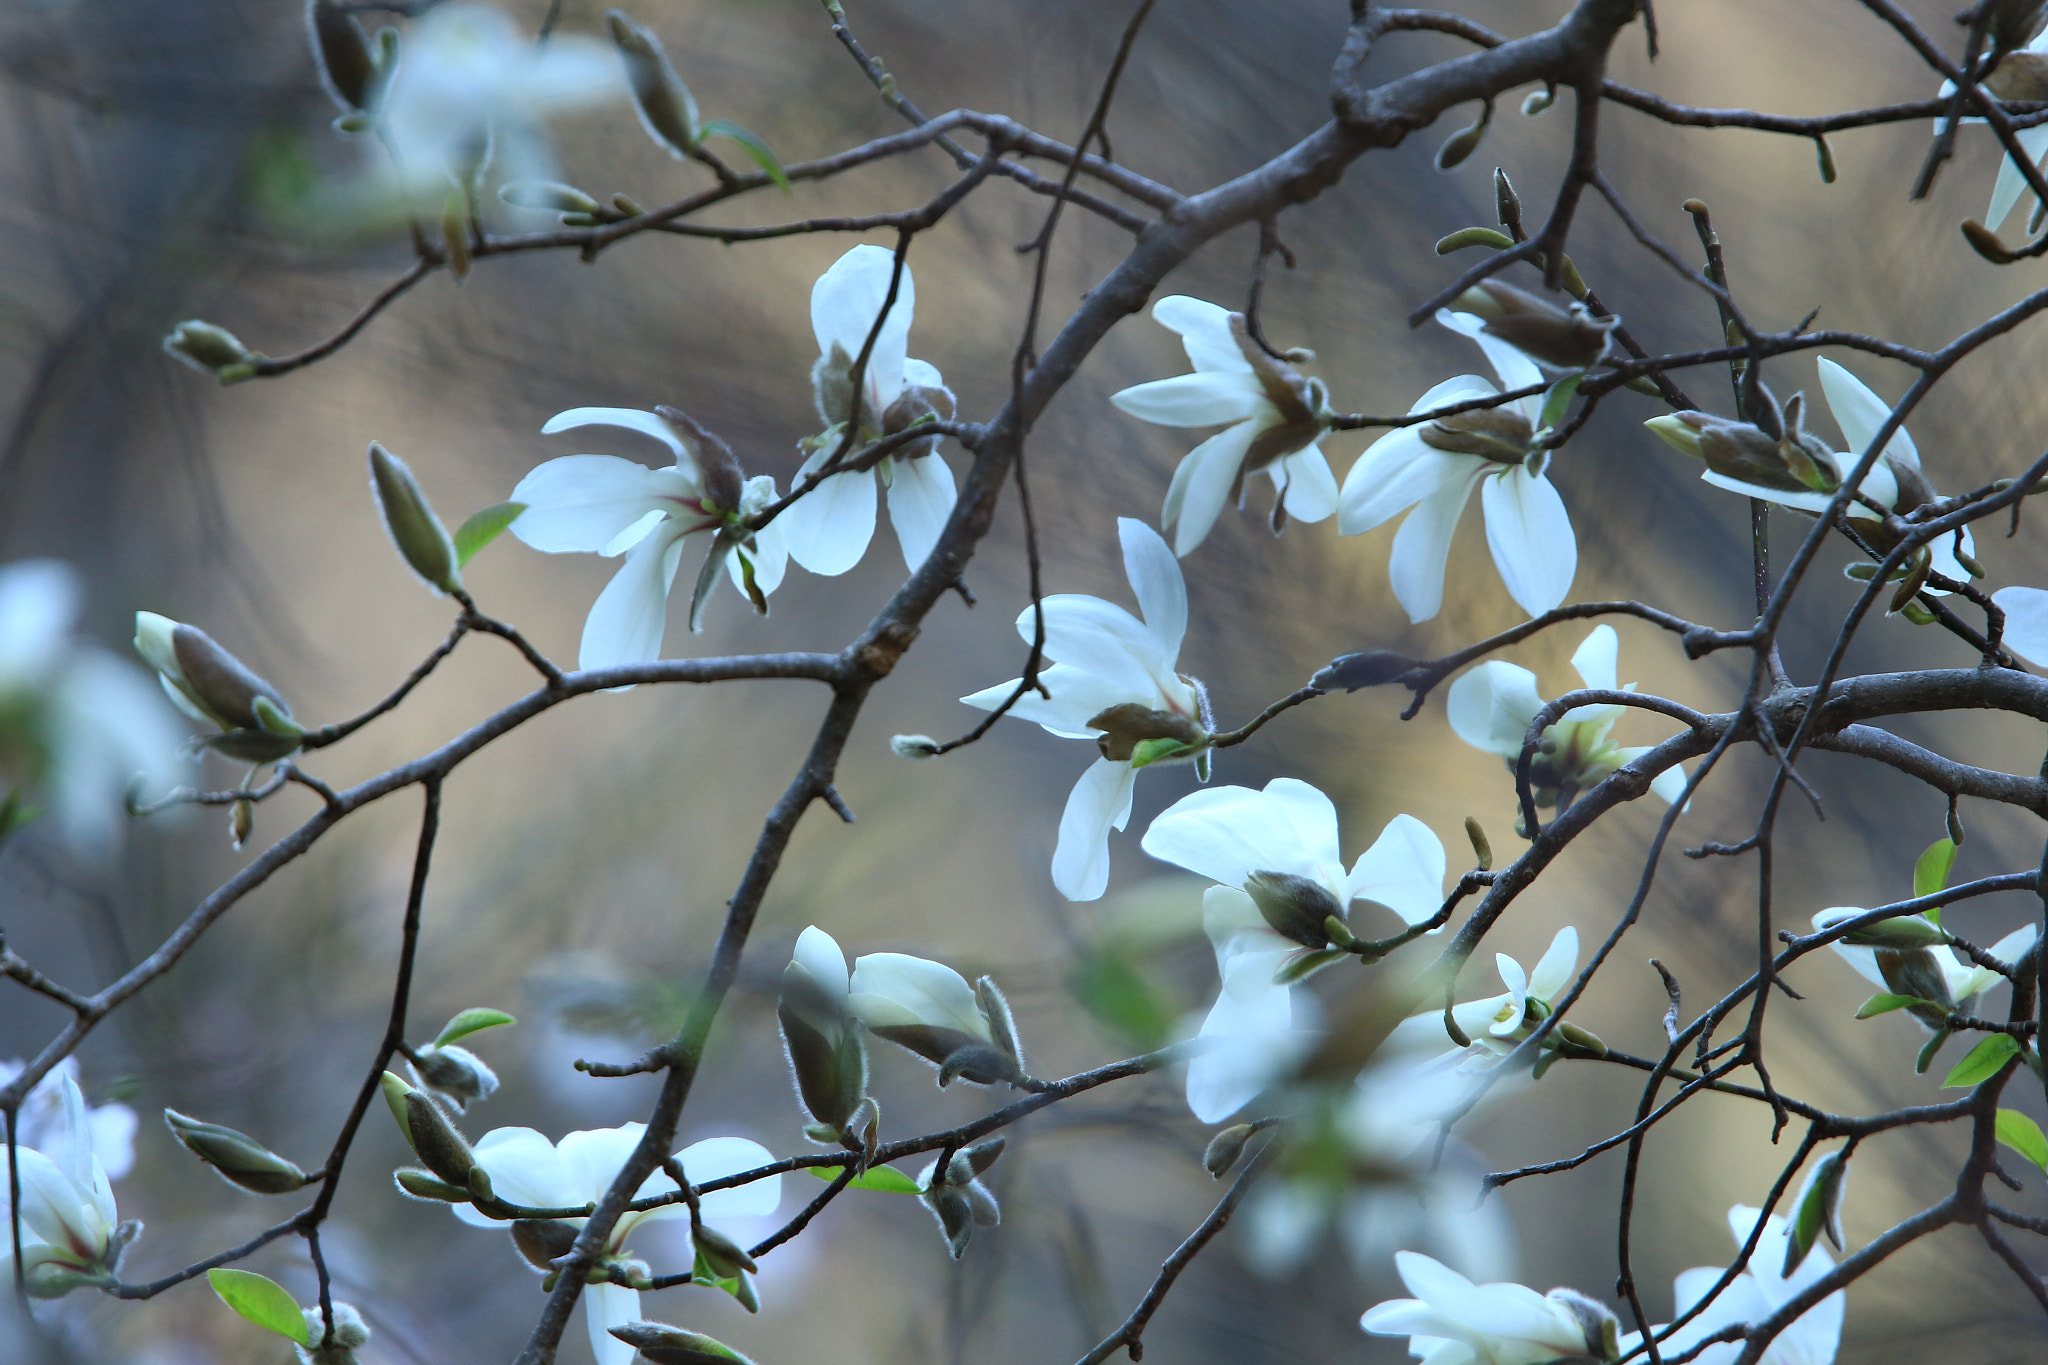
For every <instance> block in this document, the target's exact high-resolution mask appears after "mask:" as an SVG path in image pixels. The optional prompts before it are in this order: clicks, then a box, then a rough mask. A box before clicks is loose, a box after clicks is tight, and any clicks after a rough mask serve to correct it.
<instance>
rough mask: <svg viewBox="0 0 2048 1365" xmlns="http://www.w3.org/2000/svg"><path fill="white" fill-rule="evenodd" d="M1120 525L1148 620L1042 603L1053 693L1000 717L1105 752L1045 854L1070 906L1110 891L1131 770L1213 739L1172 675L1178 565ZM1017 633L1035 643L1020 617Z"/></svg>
mask: <svg viewBox="0 0 2048 1365" xmlns="http://www.w3.org/2000/svg"><path fill="white" fill-rule="evenodd" d="M1116 526H1117V535H1118V537H1119V538H1120V539H1121V540H1122V542H1123V551H1124V572H1125V574H1126V575H1128V576H1129V578H1130V582H1131V592H1132V593H1133V594H1134V595H1135V596H1136V597H1137V599H1138V609H1139V610H1140V611H1141V612H1143V613H1144V619H1143V620H1140V619H1139V618H1138V617H1136V616H1133V615H1131V613H1129V612H1128V611H1125V610H1124V609H1123V608H1122V607H1119V606H1117V605H1116V604H1114V603H1112V602H1105V601H1103V600H1102V599H1101V598H1099V597H1084V596H1081V595H1079V594H1076V593H1061V594H1058V595H1056V596H1053V597H1048V598H1046V599H1045V600H1044V602H1043V603H1041V606H1042V608H1043V610H1044V613H1045V655H1046V657H1047V658H1049V659H1053V660H1056V661H1057V662H1055V663H1054V664H1053V665H1052V666H1051V667H1049V668H1045V669H1042V670H1040V672H1039V675H1038V680H1039V682H1040V683H1042V684H1043V685H1044V687H1045V689H1046V691H1047V692H1049V693H1050V694H1051V695H1050V696H1049V697H1047V696H1041V695H1039V694H1038V693H1037V692H1035V691H1031V690H1029V689H1026V690H1025V692H1024V694H1023V695H1022V696H1021V697H1019V698H1018V699H1017V703H1016V705H1014V706H1012V707H1011V708H1010V710H1009V713H1008V714H1010V715H1012V716H1016V717H1017V718H1019V719H1020V720H1032V721H1037V722H1038V723H1039V724H1040V725H1041V726H1043V727H1044V728H1045V729H1046V730H1047V731H1048V732H1050V733H1052V734H1055V735H1059V736H1061V737H1063V738H1066V739H1093V740H1094V741H1095V743H1096V746H1097V748H1098V749H1100V750H1101V753H1102V756H1101V757H1100V758H1098V759H1096V761H1095V762H1094V764H1093V765H1091V766H1090V767H1089V769H1088V771H1086V772H1085V773H1083V774H1081V780H1080V781H1079V782H1076V783H1075V784H1074V790H1073V792H1072V794H1070V795H1069V796H1068V797H1067V805H1066V809H1065V810H1064V811H1063V812H1062V813H1061V815H1060V834H1059V844H1058V846H1057V847H1056V848H1055V849H1054V850H1053V855H1052V882H1053V885H1054V886H1055V887H1057V888H1059V892H1060V894H1061V895H1063V896H1065V897H1066V898H1067V899H1068V900H1072V901H1092V900H1094V899H1096V898H1097V897H1099V896H1100V895H1101V894H1102V893H1103V890H1104V889H1105V888H1106V887H1107V886H1108V885H1109V832H1110V831H1111V830H1112V829H1122V828H1123V827H1124V825H1125V824H1126V823H1127V822H1128V821H1129V820H1130V818H1131V793H1132V791H1133V789H1134V787H1135V785H1136V783H1137V780H1138V769H1140V768H1142V767H1145V766H1147V765H1148V764H1151V763H1156V762H1160V761H1162V760H1166V759H1174V758H1195V759H1196V760H1197V762H1198V763H1201V762H1202V760H1203V759H1204V758H1205V757H1206V754H1205V752H1204V749H1203V746H1204V745H1206V743H1207V742H1208V736H1209V723H1210V722H1209V705H1208V698H1207V696H1206V695H1205V694H1204V693H1203V691H1202V687H1201V684H1200V683H1198V682H1196V681H1195V680H1194V679H1192V678H1189V677H1187V676H1185V675H1183V674H1181V673H1178V672H1175V671H1174V669H1175V663H1176V661H1177V660H1178V659H1179V657H1180V642H1181V637H1182V636H1183V635H1184V634H1185V633H1186V632H1187V624H1188V592H1187V585H1186V584H1185V583H1183V582H1182V581H1181V576H1180V565H1179V564H1178V563H1176V562H1175V560H1174V557H1173V552H1172V551H1170V550H1168V549H1167V548H1166V542H1165V541H1164V540H1161V539H1160V538H1159V534H1158V533H1157V532H1156V531H1154V530H1152V528H1151V527H1149V526H1146V525H1145V524H1144V523H1142V522H1138V521H1133V520H1132V519H1131V518H1129V517H1120V518H1118V519H1117V524H1116ZM1017 633H1018V634H1019V635H1022V636H1023V637H1024V638H1025V639H1026V640H1030V639H1032V638H1034V620H1033V613H1032V612H1031V611H1030V610H1029V609H1028V608H1027V609H1026V610H1025V611H1024V612H1023V614H1022V615H1020V616H1018V618H1017ZM1016 690H1017V682H1016V680H1014V679H1013V680H1012V681H1010V682H1006V683H1001V684H999V685H997V686H995V687H988V688H984V689H982V690H981V691H979V692H976V693H974V694H973V695H972V696H967V697H962V698H961V699H960V700H961V701H963V702H965V703H967V704H968V705H969V706H978V707H980V708H982V709H983V710H985V711H993V710H994V709H995V708H996V707H998V706H1000V705H1002V704H1003V703H1004V702H1005V701H1006V700H1008V699H1009V697H1010V695H1011V694H1012V693H1014V692H1015V691H1016ZM1200 772H1201V775H1202V776H1204V777H1206V776H1207V775H1208V774H1207V770H1206V767H1203V768H1201V769H1200Z"/></svg>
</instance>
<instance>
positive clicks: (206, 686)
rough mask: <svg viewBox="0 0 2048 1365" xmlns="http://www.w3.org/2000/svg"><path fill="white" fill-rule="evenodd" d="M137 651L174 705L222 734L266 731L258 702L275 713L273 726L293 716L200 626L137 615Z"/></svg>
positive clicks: (144, 613)
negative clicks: (218, 729) (156, 674)
mask: <svg viewBox="0 0 2048 1365" xmlns="http://www.w3.org/2000/svg"><path fill="white" fill-rule="evenodd" d="M135 650H136V652H137V653H138V654H140V655H142V657H143V658H144V659H146V660H148V661H149V663H150V665H151V666H152V667H153V668H155V669H156V671H157V673H158V675H159V676H160V677H161V678H162V679H163V681H164V684H165V688H166V690H167V691H169V692H170V693H171V700H173V701H175V702H178V703H179V706H180V709H182V710H183V711H184V712H185V713H186V714H187V715H189V716H191V717H193V718H194V719H195V720H210V721H212V722H213V723H214V724H216V725H218V726H220V727H221V728H222V729H223V730H261V729H263V728H264V727H263V722H262V721H261V720H260V719H259V718H258V716H257V712H256V709H255V702H256V699H257V698H258V697H262V698H264V699H266V700H267V701H268V702H269V703H270V706H271V707H273V708H275V713H274V714H273V716H272V720H273V723H274V722H275V719H276V716H279V715H281V716H284V717H287V718H288V717H289V716H290V715H291V708H289V707H288V706H286V705H285V703H284V699H283V698H282V697H280V696H279V695H278V692H277V689H276V688H274V687H272V686H271V685H270V684H269V683H267V682H265V681H263V679H261V678H259V677H257V676H256V675H255V674H254V673H252V672H250V671H249V669H248V667H247V666H246V665H245V664H243V663H242V661H241V660H240V659H237V658H236V657H235V656H234V655H232V654H230V653H228V652H227V651H226V650H225V649H222V648H221V647H220V646H219V645H217V644H215V643H214V642H213V639H212V638H211V637H210V636H208V635H207V633H206V632H205V631H203V630H200V629H199V628H197V627H196V626H188V625H185V624H184V623H182V622H179V621H173V620H171V619H170V618H169V617H167V616H159V615H157V614H156V613H155V612H150V611H138V612H136V613H135Z"/></svg>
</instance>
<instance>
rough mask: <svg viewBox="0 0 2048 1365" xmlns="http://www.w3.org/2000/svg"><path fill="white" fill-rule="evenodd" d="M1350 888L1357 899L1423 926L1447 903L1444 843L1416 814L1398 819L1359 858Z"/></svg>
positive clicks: (1352, 872)
mask: <svg viewBox="0 0 2048 1365" xmlns="http://www.w3.org/2000/svg"><path fill="white" fill-rule="evenodd" d="M1349 889H1350V892H1351V898H1352V899H1354V900H1369V901H1375V902H1377V903H1378V904H1380V905H1384V906H1386V907H1387V909H1389V910H1391V911H1393V912H1394V913H1395V914H1397V915H1399V916H1400V917H1401V920H1402V922H1403V923H1405V924H1420V923H1421V922H1422V921H1424V920H1426V919H1428V918H1429V917H1430V916H1432V915H1434V914H1435V913H1436V912H1437V910H1438V909H1439V908H1440V907H1441V905H1442V903H1443V891H1444V846H1443V841H1442V840H1440V839H1438V838H1437V837H1436V834H1435V832H1434V831H1432V830H1431V829H1430V827H1429V826H1428V825H1425V824H1423V823H1422V821H1420V820H1418V819H1416V818H1415V817H1414V816H1412V815H1397V816H1395V817H1394V818H1393V819H1391V820H1389V821H1388V822H1387V827H1386V828H1385V829H1383V830H1381V831H1380V837H1379V838H1377V839H1375V840H1374V841H1373V845H1372V847H1371V848H1369V849H1367V850H1366V851H1365V852H1363V853H1361V854H1359V855H1358V861H1357V863H1355V864H1353V866H1352V868H1351V877H1350V879H1349Z"/></svg>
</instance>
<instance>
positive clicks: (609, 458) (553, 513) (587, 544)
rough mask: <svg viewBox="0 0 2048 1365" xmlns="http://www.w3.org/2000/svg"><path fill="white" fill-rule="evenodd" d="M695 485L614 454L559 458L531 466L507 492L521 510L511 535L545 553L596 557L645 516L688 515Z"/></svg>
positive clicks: (672, 473)
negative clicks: (524, 505) (520, 504)
mask: <svg viewBox="0 0 2048 1365" xmlns="http://www.w3.org/2000/svg"><path fill="white" fill-rule="evenodd" d="M696 497H697V486H696V483H695V482H694V481H693V480H692V479H690V478H689V477H687V476H686V475H685V474H684V473H683V472H682V471H680V470H676V469H649V468H648V467H647V466H646V465H644V464H639V463H637V462H635V461H633V460H622V459H620V458H619V457H618V456H616V455H564V456H562V457H561V458H560V459H555V460H549V461H547V462H546V463H545V464H542V465H539V466H537V467H536V468H535V469H534V470H533V472H532V473H530V474H528V475H527V476H526V477H525V478H523V479H521V480H520V481H519V483H518V486H517V487H515V488H514V489H513V490H512V501H514V502H523V503H525V504H526V510H525V511H524V512H521V513H520V514H519V515H518V516H517V517H515V518H514V519H513V521H512V534H513V535H515V536H518V537H519V538H520V539H521V540H523V541H525V542H526V543H527V544H528V545H531V546H532V547H533V548H534V549H536V550H540V551H543V552H545V553H547V554H564V553H581V554H600V553H605V552H607V550H609V552H610V553H613V554H616V553H618V550H617V549H615V548H612V546H613V542H614V541H615V540H616V539H617V538H618V537H619V535H620V534H621V533H622V532H624V531H625V530H627V529H628V528H629V527H632V526H634V525H635V524H636V523H639V522H641V521H643V520H644V519H646V518H647V517H648V516H649V514H651V513H657V512H667V513H671V514H676V515H688V514H690V513H691V512H694V511H695V510H696V509H695V506H694V503H695V499H696Z"/></svg>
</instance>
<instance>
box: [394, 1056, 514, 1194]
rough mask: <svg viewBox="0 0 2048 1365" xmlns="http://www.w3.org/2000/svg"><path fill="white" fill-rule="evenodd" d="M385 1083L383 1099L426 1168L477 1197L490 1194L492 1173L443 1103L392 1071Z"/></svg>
mask: <svg viewBox="0 0 2048 1365" xmlns="http://www.w3.org/2000/svg"><path fill="white" fill-rule="evenodd" d="M383 1087H384V1101H385V1103H386V1104H388V1105H390V1107H391V1112H392V1114H393V1116H394V1117H396V1118H397V1120H398V1131H399V1132H401V1133H403V1134H404V1135H405V1140H406V1143H407V1145H409V1146H410V1147H411V1148H412V1150H413V1152H414V1154H415V1155H417V1156H418V1157H419V1159H420V1161H421V1162H422V1163H424V1164H425V1166H426V1168H427V1169H428V1170H429V1171H432V1172H433V1173H434V1174H435V1175H436V1176H438V1177H439V1178H440V1179H442V1180H445V1181H446V1182H448V1183H449V1184H450V1185H454V1186H458V1187H460V1188H463V1189H467V1190H468V1191H469V1192H470V1193H471V1194H472V1195H474V1196H475V1197H476V1198H478V1199H488V1198H490V1197H491V1178H490V1176H489V1175H488V1174H486V1173H485V1171H484V1169H483V1167H481V1166H479V1165H477V1164H476V1156H475V1155H474V1154H473V1153H472V1152H471V1151H470V1149H469V1140H468V1139H467V1138H465V1137H463V1136H462V1134H461V1133H460V1132H459V1131H457V1129H456V1127H455V1125H454V1124H452V1123H450V1122H449V1121H448V1116H447V1115H446V1114H445V1113H443V1112H442V1111H441V1106H440V1105H438V1104H435V1103H434V1101H433V1100H432V1099H430V1098H428V1096H427V1094H426V1092H425V1091H421V1090H415V1089H413V1088H412V1087H411V1086H409V1085H407V1084H406V1083H405V1082H404V1081H403V1080H402V1079H400V1078H399V1077H397V1076H395V1075H393V1074H392V1073H391V1072H389V1071H387V1072H385V1073H384V1080H383Z"/></svg>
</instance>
